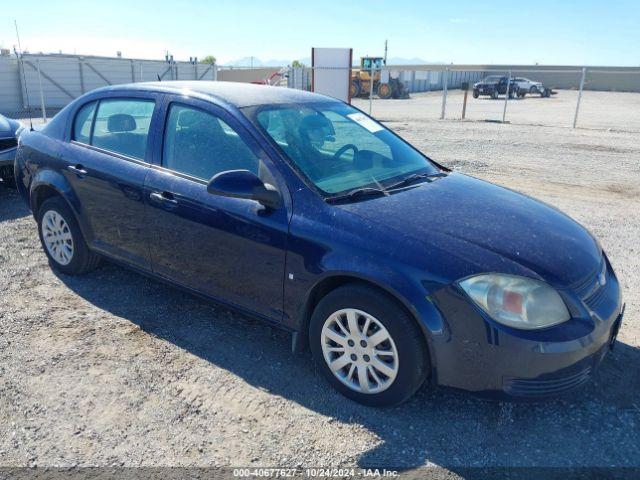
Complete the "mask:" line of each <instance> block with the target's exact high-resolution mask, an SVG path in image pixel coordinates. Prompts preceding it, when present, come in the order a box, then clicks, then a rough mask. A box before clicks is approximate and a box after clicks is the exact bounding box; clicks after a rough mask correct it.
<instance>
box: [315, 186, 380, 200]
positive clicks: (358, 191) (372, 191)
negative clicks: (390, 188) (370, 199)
mask: <svg viewBox="0 0 640 480" xmlns="http://www.w3.org/2000/svg"><path fill="white" fill-rule="evenodd" d="M372 195H388V193H387V191H386V190H381V189H379V188H373V187H365V188H355V189H353V190H351V191H349V192H347V193H344V194H342V195H334V196H333V197H327V198H326V201H327V202H332V203H333V202H338V201H340V200H354V199H356V198H358V197H364V196H372Z"/></svg>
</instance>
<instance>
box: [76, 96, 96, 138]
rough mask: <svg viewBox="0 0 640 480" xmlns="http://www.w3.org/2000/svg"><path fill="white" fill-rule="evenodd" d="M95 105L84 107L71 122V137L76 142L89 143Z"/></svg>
mask: <svg viewBox="0 0 640 480" xmlns="http://www.w3.org/2000/svg"><path fill="white" fill-rule="evenodd" d="M96 103H97V102H91V103H87V104H86V105H84V106H83V107H82V108H81V109H80V110H78V113H76V118H75V119H74V121H73V136H72V138H73V139H74V140H75V141H77V142H82V143H86V144H89V143H90V141H91V125H92V124H93V115H94V113H95V110H96Z"/></svg>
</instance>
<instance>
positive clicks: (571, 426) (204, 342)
mask: <svg viewBox="0 0 640 480" xmlns="http://www.w3.org/2000/svg"><path fill="white" fill-rule="evenodd" d="M59 278H60V279H61V280H62V282H64V283H65V284H66V285H67V286H68V287H69V288H70V289H71V290H73V291H74V292H75V293H77V294H78V295H80V296H81V297H83V298H84V299H86V300H87V301H89V302H91V303H92V304H94V305H95V306H97V307H99V308H101V309H103V310H105V311H108V312H110V313H112V314H113V315H116V316H118V317H121V318H124V319H127V320H128V321H130V322H132V323H134V324H136V325H138V326H139V327H140V328H141V330H143V331H144V332H146V333H147V334H149V335H153V336H156V337H158V338H161V339H164V340H166V341H167V342H171V343H173V344H175V345H176V346H178V347H180V348H182V349H184V350H185V351H187V352H190V353H192V354H194V355H197V356H199V357H201V358H203V359H205V360H206V361H208V362H211V364H213V365H215V366H217V367H219V368H223V369H225V370H227V371H230V372H232V373H234V374H235V375H237V376H239V377H241V378H242V379H243V380H244V381H246V382H248V383H249V384H251V385H254V386H256V387H259V388H261V389H266V390H267V391H269V392H271V393H273V394H275V395H279V396H282V397H284V398H286V399H289V400H291V401H294V402H297V403H298V404H300V405H302V406H304V407H305V408H308V409H310V410H313V411H315V412H318V413H320V414H322V415H325V416H328V417H332V418H334V419H336V420H337V421H340V422H345V423H356V424H360V425H362V426H363V427H364V428H366V429H368V430H369V431H370V432H371V433H373V434H374V435H376V436H377V437H378V438H379V439H380V443H379V444H378V445H377V446H376V447H374V448H373V449H371V450H369V451H367V452H365V453H363V454H362V455H361V456H360V457H359V458H358V459H357V463H358V465H359V466H361V467H366V468H368V467H376V466H380V467H381V466H387V467H389V466H393V467H396V468H402V469H411V468H413V467H418V466H422V465H425V464H427V465H429V464H431V465H434V464H435V465H437V466H442V467H446V468H448V469H450V470H452V471H454V472H455V471H458V472H461V473H460V474H461V475H463V476H472V475H468V470H466V469H467V468H468V467H478V466H482V467H486V466H540V465H542V466H576V465H579V466H621V465H627V466H637V465H638V464H639V463H640V460H639V459H638V456H637V455H638V449H639V448H640V440H639V437H640V399H639V398H638V392H640V349H638V348H636V347H633V346H630V345H627V344H625V343H621V342H618V344H617V346H616V349H615V350H614V351H613V352H612V353H611V354H609V355H607V357H606V359H605V361H604V363H603V365H602V368H601V369H600V370H599V372H598V374H597V375H596V378H595V380H594V381H593V382H591V384H589V385H588V386H587V387H586V388H583V389H582V390H581V391H579V392H578V393H576V395H575V396H574V397H572V400H555V401H551V402H545V403H535V404H531V403H498V402H491V401H485V400H480V399H478V398H476V397H473V396H471V395H469V394H465V393H457V392H450V391H445V390H444V389H440V388H433V387H429V386H425V387H423V388H422V389H421V390H420V391H419V392H418V393H417V394H416V395H415V396H414V397H413V398H412V399H410V400H409V401H408V402H407V403H405V404H403V405H401V406H398V407H393V408H388V409H375V408H368V407H363V406H361V405H358V404H356V403H354V402H351V401H349V400H347V399H345V398H344V397H342V396H341V395H339V394H338V393H336V392H335V391H333V390H332V389H331V388H328V384H327V383H326V382H325V381H324V379H323V378H322V377H321V375H320V374H319V372H318V371H317V370H316V369H315V367H314V366H313V363H312V361H311V359H310V357H309V355H303V356H297V357H296V356H294V355H293V354H292V353H291V351H290V335H289V334H288V333H286V332H283V331H281V330H278V329H276V328H273V327H271V326H268V325H265V324H263V323H261V322H255V321H252V320H250V319H247V318H246V317H243V316H241V315H238V314H235V313H232V312H230V311H228V310H227V309H225V308H222V307H219V306H216V305H213V304H211V303H208V302H205V301H203V300H200V299H198V298H195V297H193V296H191V295H189V294H188V293H184V292H182V291H180V290H177V289H174V288H173V287H170V286H167V285H164V284H162V283H159V282H156V281H154V280H151V279H147V278H146V277H143V276H141V275H138V274H136V273H133V272H130V271H128V270H125V269H122V268H120V267H116V266H113V265H110V264H106V265H104V266H103V267H102V268H100V269H98V270H96V271H94V272H92V273H90V274H87V275H84V276H80V277H68V276H65V275H59ZM623 328H624V327H623ZM123 341H126V340H123ZM285 366H286V369H285ZM284 371H286V375H285V374H283V373H284Z"/></svg>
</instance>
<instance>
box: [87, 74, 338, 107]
mask: <svg viewBox="0 0 640 480" xmlns="http://www.w3.org/2000/svg"><path fill="white" fill-rule="evenodd" d="M120 90H142V91H155V92H166V93H181V94H187V95H188V94H189V93H195V94H199V95H200V96H208V97H212V98H214V99H216V100H221V101H223V102H226V103H228V104H230V105H234V106H236V107H238V108H242V107H248V106H255V105H270V104H282V103H316V102H328V101H331V102H337V101H338V100H336V99H335V98H331V97H328V96H325V95H320V94H318V93H311V92H305V91H303V90H295V89H292V88H286V87H272V86H268V85H255V84H250V83H240V82H218V81H215V82H213V81H195V80H193V81H168V82H141V83H127V84H124V85H116V86H110V87H104V88H100V89H98V90H96V92H117V91H120Z"/></svg>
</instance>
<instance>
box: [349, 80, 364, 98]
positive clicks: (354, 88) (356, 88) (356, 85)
mask: <svg viewBox="0 0 640 480" xmlns="http://www.w3.org/2000/svg"><path fill="white" fill-rule="evenodd" d="M361 94H362V85H361V84H360V82H359V81H357V80H351V84H350V85H349V96H350V97H351V98H356V97H359V96H360V95H361Z"/></svg>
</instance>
